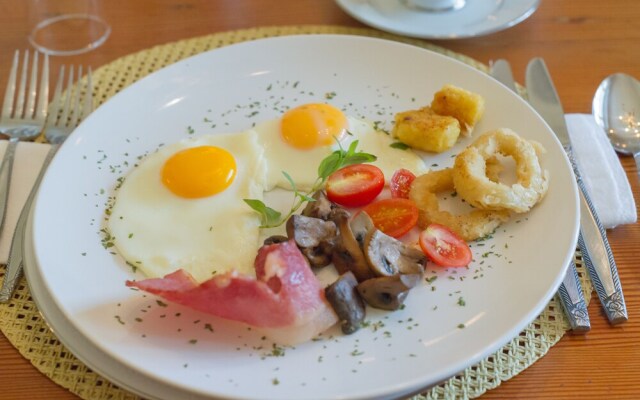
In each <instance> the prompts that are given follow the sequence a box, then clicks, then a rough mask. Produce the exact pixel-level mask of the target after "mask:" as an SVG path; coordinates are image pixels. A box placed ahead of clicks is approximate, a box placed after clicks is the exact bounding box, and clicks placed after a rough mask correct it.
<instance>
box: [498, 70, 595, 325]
mask: <svg viewBox="0 0 640 400" xmlns="http://www.w3.org/2000/svg"><path fill="white" fill-rule="evenodd" d="M490 74H491V76H492V77H494V78H495V79H496V80H498V82H500V83H502V84H503V85H505V86H506V87H508V88H509V89H511V90H512V91H513V92H514V93H516V94H518V90H517V88H516V84H515V80H514V79H513V73H512V72H511V66H510V65H509V63H508V62H507V61H506V60H497V61H495V62H494V63H492V64H491V69H490ZM558 295H559V298H560V303H561V304H562V308H563V309H564V312H565V315H566V316H567V319H568V320H569V325H570V326H571V330H572V331H574V332H579V333H586V332H588V331H589V330H591V321H590V320H589V312H588V311H587V303H586V301H585V299H584V294H583V293H582V285H581V284H580V278H579V277H578V271H577V270H576V265H575V262H574V261H573V259H571V261H570V263H569V268H568V269H567V272H566V273H565V275H564V279H563V280H562V283H561V284H560V287H559V288H558Z"/></svg>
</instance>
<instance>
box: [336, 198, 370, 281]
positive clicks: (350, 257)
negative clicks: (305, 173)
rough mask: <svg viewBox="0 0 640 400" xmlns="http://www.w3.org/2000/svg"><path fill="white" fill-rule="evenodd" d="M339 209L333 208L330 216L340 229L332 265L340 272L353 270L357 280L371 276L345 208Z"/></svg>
mask: <svg viewBox="0 0 640 400" xmlns="http://www.w3.org/2000/svg"><path fill="white" fill-rule="evenodd" d="M339 210H342V209H341V208H336V209H334V210H333V212H332V217H331V218H332V219H333V220H334V221H335V223H336V225H337V226H338V230H339V231H340V236H338V240H337V241H336V245H335V246H334V248H333V258H332V260H333V265H334V266H335V267H336V269H337V270H338V272H339V273H340V274H344V273H345V272H347V271H351V272H353V274H354V275H355V277H356V279H357V280H358V282H362V281H364V280H367V279H369V278H373V277H374V275H373V273H372V272H371V270H370V269H369V265H368V264H367V259H366V258H365V256H364V254H363V252H362V249H361V248H360V244H359V243H358V241H357V240H356V238H355V236H354V234H353V231H352V230H351V225H350V224H349V217H350V216H349V213H348V212H347V211H346V210H342V211H343V212H341V211H339Z"/></svg>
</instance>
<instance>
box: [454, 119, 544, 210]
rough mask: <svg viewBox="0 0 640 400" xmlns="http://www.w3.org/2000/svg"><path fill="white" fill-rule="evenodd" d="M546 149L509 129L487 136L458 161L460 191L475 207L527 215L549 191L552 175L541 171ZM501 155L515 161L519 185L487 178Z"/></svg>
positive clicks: (457, 178) (478, 140)
mask: <svg viewBox="0 0 640 400" xmlns="http://www.w3.org/2000/svg"><path fill="white" fill-rule="evenodd" d="M543 149H544V148H542V146H541V145H540V144H539V143H535V144H534V143H532V142H529V141H527V140H525V139H523V138H521V137H520V136H518V135H517V134H516V133H515V132H513V131H511V130H509V129H499V130H496V131H492V132H487V133H485V134H483V135H482V136H480V137H479V138H478V139H477V140H476V141H475V142H473V143H472V144H471V145H470V146H469V147H467V148H466V149H465V150H464V151H462V152H461V153H460V154H458V156H457V157H456V160H455V163H454V167H453V183H454V186H455V188H456V191H457V192H458V194H460V197H462V198H463V199H464V200H465V201H467V202H468V203H469V204H471V205H472V206H474V207H478V208H482V209H488V210H511V211H514V212H518V213H522V212H527V211H529V210H530V209H531V207H533V206H534V205H535V204H536V203H537V202H538V201H540V200H541V199H542V198H543V197H544V195H545V194H546V193H547V189H548V187H549V173H548V171H546V170H543V169H542V167H540V161H539V160H538V155H537V152H542V151H543ZM498 154H501V155H503V156H511V157H513V159H514V160H515V163H516V171H515V172H516V179H517V183H515V184H513V185H511V186H508V185H505V184H504V183H501V182H496V181H492V180H491V179H490V178H489V177H487V173H486V171H487V160H488V159H492V158H493V159H494V158H495V157H496V155H498Z"/></svg>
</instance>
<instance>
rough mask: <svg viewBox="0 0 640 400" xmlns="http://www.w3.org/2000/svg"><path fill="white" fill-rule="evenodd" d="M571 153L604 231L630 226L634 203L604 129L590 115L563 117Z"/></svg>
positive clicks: (625, 176)
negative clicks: (569, 140)
mask: <svg viewBox="0 0 640 400" xmlns="http://www.w3.org/2000/svg"><path fill="white" fill-rule="evenodd" d="M565 119H566V121H567V128H568V130H569V136H570V137H571V146H572V148H573V154H574V157H575V160H576V163H577V164H578V168H579V169H580V173H581V175H582V181H583V182H584V185H585V187H586V188H587V192H589V197H591V201H592V202H593V204H594V206H595V209H596V212H597V213H598V217H600V221H601V222H602V225H603V226H604V227H605V228H614V227H616V226H618V225H621V224H630V223H634V222H636V220H637V214H636V203H635V201H634V199H633V193H632V192H631V187H630V186H629V181H628V180H627V175H626V173H625V172H624V170H623V169H622V165H620V160H619V159H618V156H617V155H616V152H615V151H614V150H613V148H612V147H611V144H610V143H609V139H608V138H607V135H606V134H605V132H604V130H602V128H601V127H600V126H598V124H596V121H595V119H594V118H593V116H592V115H590V114H567V115H566V116H565Z"/></svg>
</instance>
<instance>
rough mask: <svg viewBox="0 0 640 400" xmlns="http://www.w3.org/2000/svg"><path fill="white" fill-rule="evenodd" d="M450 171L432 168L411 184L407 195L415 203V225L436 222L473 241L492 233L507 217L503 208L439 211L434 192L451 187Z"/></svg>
mask: <svg viewBox="0 0 640 400" xmlns="http://www.w3.org/2000/svg"><path fill="white" fill-rule="evenodd" d="M498 165H499V164H498ZM497 169H498V170H499V168H497ZM452 172H453V169H452V168H447V169H442V170H439V171H431V172H429V173H426V174H424V175H420V176H419V177H417V178H416V179H415V180H414V181H413V183H412V184H411V191H410V192H409V198H410V199H412V200H413V201H415V203H416V204H417V206H418V210H419V216H418V226H420V227H421V228H426V227H427V225H429V224H431V223H434V222H435V223H438V224H442V225H445V226H447V227H449V228H450V229H451V230H453V231H454V232H455V233H457V234H458V236H460V237H461V238H462V239H464V240H466V241H472V240H476V239H478V238H481V237H484V236H486V235H488V234H490V233H492V232H493V231H494V230H495V229H496V228H497V227H498V226H500V224H501V223H503V222H505V221H506V220H508V219H509V212H508V211H506V210H503V211H491V210H478V209H476V210H473V211H471V212H470V213H467V214H461V215H453V214H451V213H450V212H448V211H441V210H440V206H439V205H438V197H437V196H436V193H440V192H444V191H453V190H454V187H453V174H452ZM496 172H498V171H496Z"/></svg>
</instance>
